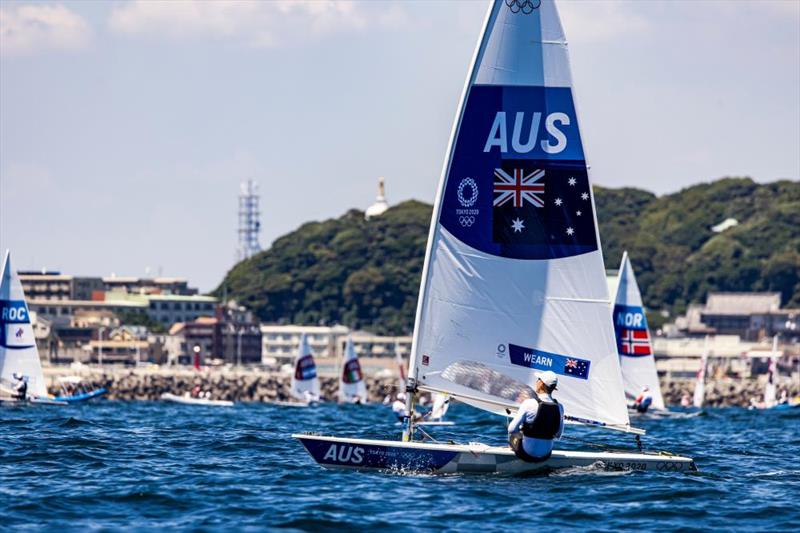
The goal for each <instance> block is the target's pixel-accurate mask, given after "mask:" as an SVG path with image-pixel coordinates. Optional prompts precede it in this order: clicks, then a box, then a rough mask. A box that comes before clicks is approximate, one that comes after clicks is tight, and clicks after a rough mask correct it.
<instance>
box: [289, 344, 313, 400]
mask: <svg viewBox="0 0 800 533" xmlns="http://www.w3.org/2000/svg"><path fill="white" fill-rule="evenodd" d="M289 395H290V396H291V397H292V398H294V399H295V400H296V401H297V402H300V403H301V404H305V405H308V404H311V403H315V402H318V401H319V400H320V386H319V377H317V365H316V363H315V362H314V355H313V354H312V353H311V346H309V344H308V338H307V337H306V334H305V333H303V334H301V335H300V344H299V346H298V348H297V357H296V359H295V362H294V372H293V373H292V382H291V386H290V388H289Z"/></svg>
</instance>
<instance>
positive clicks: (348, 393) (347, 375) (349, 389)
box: [339, 335, 367, 403]
mask: <svg viewBox="0 0 800 533" xmlns="http://www.w3.org/2000/svg"><path fill="white" fill-rule="evenodd" d="M356 398H358V400H357V401H358V402H359V403H366V402H367V383H366V381H364V374H363V372H362V371H361V364H360V363H359V362H358V355H357V354H356V349H355V346H353V339H352V337H350V336H349V335H348V337H347V344H345V348H344V356H343V357H342V368H341V369H340V370H339V401H340V402H343V403H351V402H354V401H356Z"/></svg>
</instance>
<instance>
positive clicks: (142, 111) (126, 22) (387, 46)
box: [0, 0, 800, 291]
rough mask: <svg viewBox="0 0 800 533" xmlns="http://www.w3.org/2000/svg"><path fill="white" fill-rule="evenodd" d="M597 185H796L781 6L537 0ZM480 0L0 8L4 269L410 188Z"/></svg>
mask: <svg viewBox="0 0 800 533" xmlns="http://www.w3.org/2000/svg"><path fill="white" fill-rule="evenodd" d="M558 5H559V9H560V12H561V17H562V22H563V25H564V29H565V32H566V34H567V38H568V39H569V48H570V56H571V62H572V71H573V82H574V84H575V89H574V91H575V98H576V101H577V106H578V113H579V120H580V124H581V130H582V135H583V142H584V146H585V147H586V152H587V156H588V159H589V162H590V164H591V167H592V176H593V181H594V183H595V184H600V185H603V186H608V187H621V186H632V187H639V188H644V189H648V190H651V191H654V192H656V193H659V194H663V193H669V192H675V191H677V190H679V189H681V188H683V187H687V186H690V185H692V184H695V183H698V182H703V181H709V180H712V179H716V178H719V177H722V176H750V177H752V178H754V179H756V180H758V181H760V182H769V181H774V180H776V179H791V180H798V179H800V148H799V147H800V1H797V0H776V1H765V0H761V1H758V2H754V1H746V0H738V1H737V0H731V1H724V2H723V1H711V0H709V1H702V0H701V1H680V0H676V1H656V0H653V1H600V0H583V1H581V0H577V1H567V0H564V1H562V2H559V4H558ZM486 6H487V4H486V3H485V2H484V1H469V0H464V1H457V2H456V1H430V2H422V1H418V2H402V3H401V2H389V1H378V2H348V1H342V2H325V1H301V0H296V1H273V2H249V1H240V2H213V1H208V0H206V1H191V0H185V1H183V2H158V1H140V0H124V1H122V0H121V1H116V2H90V1H79V2H57V3H55V2H47V1H41V2H25V1H20V2H17V1H9V0H2V1H1V2H0V249H5V248H10V249H11V250H12V254H13V258H14V262H15V265H16V268H18V269H41V268H47V269H50V270H60V271H61V272H64V273H69V274H75V275H96V276H99V275H109V274H112V273H114V274H117V275H138V276H144V275H151V276H155V275H163V276H178V277H186V278H188V279H189V281H190V283H191V284H192V285H195V286H198V287H199V288H200V289H201V290H204V291H207V290H211V289H213V288H215V287H216V286H217V285H218V283H219V282H220V281H221V280H222V278H223V276H224V275H225V273H226V272H227V271H228V270H229V269H230V268H231V267H232V266H233V264H234V262H235V252H236V247H237V232H236V225H237V213H236V211H237V195H238V191H239V183H240V182H242V181H243V180H246V179H252V180H254V181H256V182H257V183H258V184H259V186H260V191H261V207H262V217H261V223H262V232H261V237H260V241H261V245H262V247H263V248H267V247H268V246H269V244H270V243H271V242H272V241H273V240H274V239H275V238H277V237H279V236H281V235H284V234H286V233H288V232H290V231H292V230H293V229H295V228H297V227H298V226H299V225H300V224H302V223H304V222H306V221H309V220H324V219H328V218H331V217H337V216H340V215H341V214H343V213H344V212H346V211H347V210H348V209H350V208H353V207H356V208H359V209H365V208H366V207H367V206H368V205H370V204H371V203H372V202H373V201H374V198H375V194H376V183H377V179H378V177H379V176H385V178H386V189H387V197H388V200H389V202H390V203H392V204H394V203H397V202H400V201H403V200H407V199H410V198H415V199H419V200H423V201H425V202H429V203H430V202H432V201H433V197H434V194H435V191H436V185H437V182H438V179H439V175H440V173H441V167H442V163H443V160H444V157H445V155H446V154H445V150H446V147H447V142H448V138H449V135H450V129H451V126H452V122H453V119H454V117H455V114H456V111H457V109H456V108H457V105H458V99H459V96H460V93H461V90H462V88H463V84H464V80H465V78H466V75H467V69H468V67H469V63H470V60H471V57H472V53H473V50H474V47H475V44H476V41H477V39H478V36H479V35H478V34H479V32H480V29H481V27H482V23H483V18H484V15H485V12H486Z"/></svg>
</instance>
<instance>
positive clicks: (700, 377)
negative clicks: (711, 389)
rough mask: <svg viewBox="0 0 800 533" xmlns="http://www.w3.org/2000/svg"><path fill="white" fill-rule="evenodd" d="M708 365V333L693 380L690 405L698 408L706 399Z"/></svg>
mask: <svg viewBox="0 0 800 533" xmlns="http://www.w3.org/2000/svg"><path fill="white" fill-rule="evenodd" d="M707 367H708V335H706V338H705V342H704V343H703V355H702V356H700V369H699V370H698V371H697V379H696V380H695V382H694V396H693V397H692V405H694V406H695V407H696V408H698V409H700V408H701V407H703V404H704V403H705V400H706V369H707Z"/></svg>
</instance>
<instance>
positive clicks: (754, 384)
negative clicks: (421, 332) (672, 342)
mask: <svg viewBox="0 0 800 533" xmlns="http://www.w3.org/2000/svg"><path fill="white" fill-rule="evenodd" d="M75 373H76V372H75V370H74V369H72V370H71V369H69V368H63V369H59V368H58V367H51V368H50V369H48V372H47V374H48V377H50V381H51V385H50V392H51V393H52V394H60V387H59V386H58V381H57V378H58V376H60V375H67V374H72V375H74V374H75ZM79 375H81V377H82V378H83V380H84V382H85V383H87V384H90V385H91V386H92V387H106V388H107V389H108V391H109V393H108V396H107V398H108V399H110V400H158V399H159V397H160V396H161V394H163V393H165V392H169V393H172V394H178V395H182V394H184V393H185V392H188V391H190V390H192V388H194V387H195V386H196V385H199V386H200V388H201V389H202V390H203V391H209V392H210V393H211V397H212V398H213V399H217V400H231V401H235V402H269V401H274V400H281V401H286V400H288V399H289V394H288V391H289V383H290V376H289V375H288V374H282V373H278V372H265V371H240V372H236V371H222V370H206V371H200V372H197V371H194V370H191V369H159V370H151V369H120V368H114V369H97V368H91V369H89V368H86V369H84V370H82V371H81V372H80V373H79ZM764 379H765V378H764V377H763V376H762V377H761V379H742V380H733V379H721V380H710V381H709V382H707V383H706V405H707V406H709V407H723V406H734V405H738V406H742V407H746V406H748V405H749V404H750V399H751V398H756V399H757V400H759V401H760V400H762V399H763V394H764ZM320 383H321V388H322V397H323V399H325V400H333V401H335V400H336V392H337V380H336V379H335V378H333V377H324V376H323V377H321V378H320ZM661 387H662V392H663V394H664V400H665V402H666V403H667V404H668V405H680V403H681V398H682V397H683V396H684V395H688V396H689V397H691V395H692V392H693V391H694V381H693V380H680V381H668V382H662V384H661ZM367 389H368V391H369V401H370V402H381V401H383V399H384V398H385V397H386V395H388V394H394V393H395V392H396V391H397V379H395V378H390V377H387V378H374V377H367ZM783 389H786V390H787V391H788V393H789V397H790V398H793V397H795V396H797V395H799V394H800V380H799V379H798V378H797V376H796V375H795V377H794V378H793V379H790V378H788V377H784V376H782V377H781V379H779V380H778V386H777V390H778V394H780V391H781V390H783Z"/></svg>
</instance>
